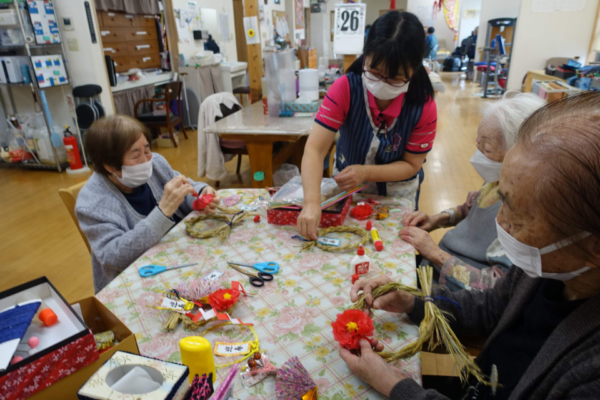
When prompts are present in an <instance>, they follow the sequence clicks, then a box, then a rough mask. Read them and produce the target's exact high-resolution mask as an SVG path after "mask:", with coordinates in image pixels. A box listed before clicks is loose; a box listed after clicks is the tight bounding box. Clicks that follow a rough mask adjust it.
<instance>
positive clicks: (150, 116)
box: [133, 81, 188, 147]
mask: <svg viewBox="0 0 600 400" xmlns="http://www.w3.org/2000/svg"><path fill="white" fill-rule="evenodd" d="M182 87H183V85H182V82H181V81H174V82H169V83H167V84H166V85H165V87H164V93H163V94H161V95H162V96H163V97H158V98H157V97H155V98H152V99H141V100H138V101H137V102H136V103H135V106H134V108H133V113H134V116H135V118H136V119H137V120H138V121H140V122H141V123H143V124H144V125H146V126H147V127H148V128H151V129H152V128H158V129H160V128H167V129H168V130H169V136H170V137H171V141H172V142H173V146H175V147H177V142H176V141H175V136H174V132H175V127H176V126H177V125H181V132H182V133H183V136H184V137H185V138H186V139H187V138H188V136H187V133H186V132H185V128H184V127H183V119H182V115H183V114H182V113H181V88H182ZM171 100H177V107H178V112H179V115H175V114H173V113H172V112H171V110H170V108H169V107H170V102H171ZM162 102H164V103H165V115H162V114H161V115H155V114H154V105H155V104H156V103H162ZM142 103H151V107H150V108H151V111H150V112H148V113H143V114H138V106H139V105H140V104H142Z"/></svg>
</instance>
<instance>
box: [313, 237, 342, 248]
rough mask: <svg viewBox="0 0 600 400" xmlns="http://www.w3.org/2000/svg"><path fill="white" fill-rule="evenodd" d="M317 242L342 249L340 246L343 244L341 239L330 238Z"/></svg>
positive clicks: (320, 238)
mask: <svg viewBox="0 0 600 400" xmlns="http://www.w3.org/2000/svg"><path fill="white" fill-rule="evenodd" d="M317 241H318V242H319V243H321V244H322V245H325V246H334V247H340V244H341V243H342V241H341V240H340V239H333V238H328V237H319V240H317Z"/></svg>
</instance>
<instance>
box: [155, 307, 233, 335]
mask: <svg viewBox="0 0 600 400" xmlns="http://www.w3.org/2000/svg"><path fill="white" fill-rule="evenodd" d="M234 308H235V306H232V307H229V308H228V309H227V310H225V312H226V313H227V314H231V313H232V312H233V309H234ZM198 312H199V311H198ZM213 321H217V317H213V318H211V319H209V320H208V321H207V320H205V319H201V320H200V321H198V322H194V321H192V319H191V318H190V317H188V316H187V315H184V314H181V313H178V312H172V313H171V314H170V315H169V317H168V318H167V319H166V321H165V322H164V323H163V325H162V327H163V329H164V330H166V331H167V332H170V331H172V330H173V329H175V327H176V326H177V324H178V323H179V322H181V323H183V329H185V330H186V331H194V330H196V329H198V328H200V327H203V326H204V325H206V324H208V323H209V322H213Z"/></svg>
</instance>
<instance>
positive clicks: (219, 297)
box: [208, 289, 240, 311]
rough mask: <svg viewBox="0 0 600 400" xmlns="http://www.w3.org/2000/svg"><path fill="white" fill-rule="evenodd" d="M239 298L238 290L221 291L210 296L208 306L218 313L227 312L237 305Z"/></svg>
mask: <svg viewBox="0 0 600 400" xmlns="http://www.w3.org/2000/svg"><path fill="white" fill-rule="evenodd" d="M239 297H240V291H239V290H237V289H219V290H217V291H216V292H213V293H211V294H210V295H209V296H208V304H210V305H211V307H212V308H214V309H216V310H218V311H225V310H227V309H228V308H229V307H231V306H232V305H234V304H235V303H237V301H238V298H239Z"/></svg>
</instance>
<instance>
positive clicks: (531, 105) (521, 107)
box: [483, 90, 546, 150]
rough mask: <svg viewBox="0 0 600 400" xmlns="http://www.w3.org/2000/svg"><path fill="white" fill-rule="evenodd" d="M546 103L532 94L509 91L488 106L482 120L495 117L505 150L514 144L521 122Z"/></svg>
mask: <svg viewBox="0 0 600 400" xmlns="http://www.w3.org/2000/svg"><path fill="white" fill-rule="evenodd" d="M545 104H546V102H545V101H544V100H543V99H541V98H540V97H538V96H536V95H535V94H533V93H521V92H518V91H516V90H509V91H508V92H506V93H505V94H504V96H502V99H500V100H498V101H496V102H494V103H491V104H489V105H488V106H487V107H486V108H485V111H484V114H483V118H484V119H485V118H488V117H491V116H495V117H496V118H497V121H498V123H499V124H500V129H501V130H502V134H503V135H504V141H505V143H506V149H507V150H508V149H510V148H511V147H512V146H513V145H514V144H515V139H516V138H517V133H518V132H519V128H520V127H521V124H522V123H523V121H525V120H526V119H527V117H529V116H530V115H531V114H533V113H534V112H535V111H536V110H537V109H539V108H541V107H542V106H544V105H545Z"/></svg>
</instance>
